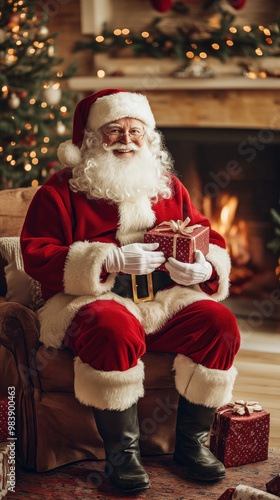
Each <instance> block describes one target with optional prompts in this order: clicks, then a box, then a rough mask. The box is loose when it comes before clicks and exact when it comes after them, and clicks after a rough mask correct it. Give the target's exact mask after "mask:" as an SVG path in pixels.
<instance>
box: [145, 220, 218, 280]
mask: <svg viewBox="0 0 280 500" xmlns="http://www.w3.org/2000/svg"><path fill="white" fill-rule="evenodd" d="M189 223H190V218H189V217H187V218H186V219H185V220H184V222H183V221H180V220H178V221H177V222H175V221H173V220H171V221H168V222H162V223H161V224H159V225H158V226H156V227H154V228H153V229H151V230H150V231H147V233H145V235H144V242H145V243H159V247H158V248H157V250H160V251H161V252H163V253H164V256H165V258H166V260H167V259H168V258H169V257H174V258H175V259H177V260H179V261H180V262H189V263H190V264H192V263H193V262H194V252H195V250H201V252H202V253H203V254H204V255H207V253H208V252H209V227H205V226H201V225H200V224H195V225H194V226H190V225H189ZM158 269H159V270H162V271H166V272H168V271H167V269H166V267H165V265H164V264H162V265H161V266H160V267H158Z"/></svg>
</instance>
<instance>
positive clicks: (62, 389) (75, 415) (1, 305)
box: [0, 187, 178, 472]
mask: <svg viewBox="0 0 280 500" xmlns="http://www.w3.org/2000/svg"><path fill="white" fill-rule="evenodd" d="M36 189H37V188H32V187H30V188H19V189H13V190H6V191H0V236H1V237H2V236H6V237H11V236H19V234H20V231H21V227H22V224H23V221H24V217H25V214H26V211H27V208H28V206H29V203H30V201H31V199H32V197H33V196H34V194H35V192H36ZM6 264H7V262H6V261H5V260H4V259H3V258H2V257H0V296H1V297H0V392H1V393H4V394H7V391H8V387H9V386H14V387H15V393H16V437H17V441H16V453H17V460H18V462H19V463H20V464H21V465H22V466H23V467H24V468H26V469H30V470H36V471H38V472H43V471H47V470H50V469H53V468H55V467H58V466H61V465H64V464H67V463H70V462H74V461H76V460H84V459H92V460H93V459H104V457H105V455H104V450H103V444H102V441H101V438H100V437H99V434H98V432H97V430H96V426H95V421H94V417H93V413H92V410H91V408H90V407H87V406H84V405H82V404H81V403H79V401H78V400H77V399H76V398H75V395H74V370H73V353H72V352H71V351H70V350H69V349H67V348H65V349H54V348H46V347H45V346H44V345H42V344H41V342H40V341H39V324H38V319H37V314H36V312H34V311H33V310H31V309H30V308H28V307H26V306H23V305H21V304H19V303H17V302H6V301H5V299H4V296H5V294H6V282H5V273H4V267H5V265H6ZM142 359H143V361H144V364H145V396H144V397H143V398H142V399H141V400H140V401H139V405H138V411H139V423H140V430H141V437H140V447H141V453H142V455H156V454H164V453H172V452H173V448H174V442H175V425H176V407H177V403H178V394H177V391H176V389H175V386H174V377H173V374H172V365H173V360H174V356H173V355H170V354H165V353H146V354H145V355H144V356H143V358H142Z"/></svg>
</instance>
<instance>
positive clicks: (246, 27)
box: [243, 25, 252, 33]
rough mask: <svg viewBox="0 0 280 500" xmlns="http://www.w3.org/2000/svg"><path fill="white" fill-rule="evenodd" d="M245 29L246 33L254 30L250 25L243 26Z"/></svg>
mask: <svg viewBox="0 0 280 500" xmlns="http://www.w3.org/2000/svg"><path fill="white" fill-rule="evenodd" d="M243 29H244V31H246V33H250V31H252V28H251V26H249V25H246V26H243Z"/></svg>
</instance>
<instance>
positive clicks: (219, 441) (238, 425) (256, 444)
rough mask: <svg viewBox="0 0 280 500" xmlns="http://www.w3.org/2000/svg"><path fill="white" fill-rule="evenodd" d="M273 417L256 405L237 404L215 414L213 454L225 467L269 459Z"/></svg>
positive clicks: (212, 442) (239, 402)
mask: <svg viewBox="0 0 280 500" xmlns="http://www.w3.org/2000/svg"><path fill="white" fill-rule="evenodd" d="M269 427H270V414H269V413H268V412H267V411H265V410H263V409H262V407H261V406H260V405H259V404H258V403H256V402H254V401H249V402H246V403H245V402H244V401H236V402H235V403H229V404H228V405H226V406H222V407H221V408H219V409H218V410H217V411H216V413H215V419H214V422H213V426H212V429H211V433H210V450H211V451H212V453H213V454H214V455H215V456H216V457H217V458H218V459H219V460H220V461H221V462H223V464H224V466H225V467H236V466H238V465H243V464H248V463H251V462H258V461H260V460H266V459H267V458H268V442H269Z"/></svg>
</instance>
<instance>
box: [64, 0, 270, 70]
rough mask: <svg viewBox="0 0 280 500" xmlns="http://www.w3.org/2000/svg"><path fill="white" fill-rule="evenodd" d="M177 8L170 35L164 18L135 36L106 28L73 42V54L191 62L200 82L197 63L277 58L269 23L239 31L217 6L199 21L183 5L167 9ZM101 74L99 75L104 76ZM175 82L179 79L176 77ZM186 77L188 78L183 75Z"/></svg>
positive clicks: (236, 1)
mask: <svg viewBox="0 0 280 500" xmlns="http://www.w3.org/2000/svg"><path fill="white" fill-rule="evenodd" d="M169 3H170V2H169ZM206 3H207V5H208V6H210V7H211V5H212V4H213V2H212V1H210V0H209V1H208V2H206ZM179 4H180V5H181V6H185V7H186V8H185V9H183V10H182V9H181V11H180V25H178V26H177V27H176V25H175V21H173V23H172V30H170V29H169V30H168V29H167V28H166V26H165V25H164V24H163V25H161V21H162V20H163V19H164V16H161V17H156V18H154V20H153V21H152V23H151V24H150V25H149V26H145V27H144V28H143V30H141V31H140V32H139V33H137V32H133V31H132V30H131V29H129V28H127V27H125V28H122V27H120V28H116V29H114V30H113V31H111V30H109V29H108V28H107V26H106V25H105V26H104V29H103V30H102V32H101V33H98V34H95V35H91V36H89V37H88V39H84V40H81V41H78V42H77V43H76V44H75V47H74V52H78V51H84V50H85V49H91V50H92V52H93V54H94V55H96V54H106V56H108V57H111V58H114V60H115V58H119V57H120V58H122V59H121V60H122V61H123V58H124V57H150V58H154V59H164V58H165V59H169V60H170V59H171V60H174V61H181V63H184V65H185V66H186V64H187V65H191V64H193V62H194V61H195V65H194V68H195V71H196V72H198V73H199V75H198V76H199V77H201V76H204V70H203V68H202V67H200V68H199V69H198V66H197V64H196V63H197V62H198V61H202V62H205V59H207V58H215V59H219V60H220V61H222V62H225V61H227V60H229V59H231V58H232V57H238V58H241V59H244V60H245V61H248V60H251V59H256V60H260V59H262V58H265V57H267V56H272V57H273V56H275V57H276V56H278V50H277V49H278V48H279V46H280V29H279V22H278V21H277V20H276V21H274V22H271V23H270V24H269V26H262V25H259V26H258V25H252V26H251V25H250V24H246V25H244V26H242V25H241V26H240V25H237V24H236V22H235V16H234V15H233V13H232V11H230V10H229V9H224V8H223V7H222V5H220V4H219V2H218V3H217V2H215V10H214V7H213V12H212V11H209V15H208V16H205V15H204V20H203V21H202V20H197V18H194V17H191V8H190V7H189V4H188V3H187V2H175V3H172V5H170V8H171V9H172V10H173V11H175V12H176V9H177V8H178V5H179ZM231 4H232V6H235V8H236V9H237V8H241V6H242V5H243V6H244V4H245V1H244V0H232V2H231ZM162 5H163V4H162ZM165 7H166V6H165ZM162 12H163V11H162V10H161V13H162ZM177 13H178V12H177ZM182 19H185V23H182ZM122 64H123V63H122ZM183 68H184V67H183ZM96 70H97V72H98V71H101V72H102V70H103V68H102V67H98V68H96ZM122 70H123V66H121V65H120V68H119V72H121V74H123V71H122ZM179 70H180V69H179ZM190 71H191V69H190ZM119 72H118V71H116V70H115V71H114V74H116V75H118V74H119ZM101 74H102V75H103V74H104V70H103V73H101ZM108 74H109V73H108ZM240 74H242V73H241V72H240ZM175 76H183V75H176V74H175ZM185 76H186V77H188V76H189V73H188V72H187V71H186V72H185ZM191 76H193V75H192V74H191ZM196 76H197V75H196ZM245 76H247V75H245ZM266 76H267V75H264V73H263V74H262V75H260V77H261V78H263V77H266ZM257 77H258V75H257Z"/></svg>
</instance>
